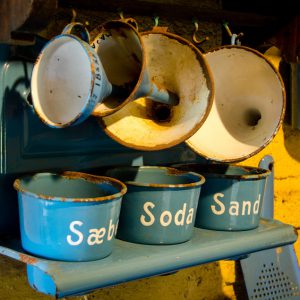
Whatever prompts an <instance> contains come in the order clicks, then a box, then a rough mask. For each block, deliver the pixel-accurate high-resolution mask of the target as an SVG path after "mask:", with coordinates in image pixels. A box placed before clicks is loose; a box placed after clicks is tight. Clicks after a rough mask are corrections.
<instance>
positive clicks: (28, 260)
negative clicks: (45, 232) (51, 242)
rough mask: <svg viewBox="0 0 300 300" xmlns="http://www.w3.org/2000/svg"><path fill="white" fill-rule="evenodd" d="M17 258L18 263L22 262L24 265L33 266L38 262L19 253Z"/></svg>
mask: <svg viewBox="0 0 300 300" xmlns="http://www.w3.org/2000/svg"><path fill="white" fill-rule="evenodd" d="M19 257H20V261H22V262H24V263H25V264H29V265H34V264H36V263H37V262H38V260H37V258H35V257H31V256H28V255H26V254H23V253H20V254H19Z"/></svg>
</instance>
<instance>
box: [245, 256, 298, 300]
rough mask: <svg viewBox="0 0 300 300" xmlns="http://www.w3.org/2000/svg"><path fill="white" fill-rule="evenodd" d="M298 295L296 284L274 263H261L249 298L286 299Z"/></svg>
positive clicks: (255, 299)
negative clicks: (261, 266)
mask: <svg viewBox="0 0 300 300" xmlns="http://www.w3.org/2000/svg"><path fill="white" fill-rule="evenodd" d="M299 296H300V291H299V288H298V286H297V284H296V283H295V282H293V281H292V280H290V277H289V276H288V275H287V274H286V273H285V272H283V271H282V270H281V269H280V268H279V267H278V266H277V264H276V263H273V262H271V263H270V264H269V265H267V264H263V268H262V269H261V272H260V274H259V276H258V281H257V282H256V287H255V288H254V289H253V294H252V296H251V300H278V299H281V300H287V299H293V298H294V297H299Z"/></svg>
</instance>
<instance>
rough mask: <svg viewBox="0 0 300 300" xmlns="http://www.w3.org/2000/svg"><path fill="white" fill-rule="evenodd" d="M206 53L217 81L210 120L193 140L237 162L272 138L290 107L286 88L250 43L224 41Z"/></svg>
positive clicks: (209, 153) (205, 151)
mask: <svg viewBox="0 0 300 300" xmlns="http://www.w3.org/2000/svg"><path fill="white" fill-rule="evenodd" d="M205 58H206V59H207V61H208V63H209V66H210V68H211V71H212V74H213V77H214V82H215V99H214V103H213V106H212V109H211V111H210V113H209V116H208V118H207V119H206V121H205V123H204V125H203V126H202V127H201V128H200V129H199V130H198V131H197V132H196V133H195V134H194V135H193V136H192V137H190V138H189V139H188V140H187V145H188V146H190V147H191V148H192V149H193V150H194V151H195V152H197V153H198V154H200V155H201V156H204V157H205V158H207V159H210V160H215V161H222V162H237V161H241V160H244V159H247V158H249V157H250V156H252V155H254V154H256V153H258V152H259V151H261V150H262V149H263V148H265V147H266V146H267V144H268V143H270V142H271V141H272V139H273V138H274V136H275V135H276V133H277V132H278V129H279V127H280V125H281V123H282V120H283V117H284V111H285V88H284V84H283V81H282V79H281V76H280V74H279V73H278V71H277V70H276V69H275V67H274V66H273V65H272V63H271V62H270V61H269V60H268V59H267V58H266V57H265V56H264V55H262V54H260V53H259V52H258V51H256V50H253V49H251V48H248V47H244V46H236V45H231V46H223V47H219V48H217V49H214V50H211V51H209V52H208V53H207V54H206V55H205Z"/></svg>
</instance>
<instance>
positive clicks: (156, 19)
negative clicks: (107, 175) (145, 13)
mask: <svg viewBox="0 0 300 300" xmlns="http://www.w3.org/2000/svg"><path fill="white" fill-rule="evenodd" d="M158 23H159V16H155V17H154V27H157V26H158Z"/></svg>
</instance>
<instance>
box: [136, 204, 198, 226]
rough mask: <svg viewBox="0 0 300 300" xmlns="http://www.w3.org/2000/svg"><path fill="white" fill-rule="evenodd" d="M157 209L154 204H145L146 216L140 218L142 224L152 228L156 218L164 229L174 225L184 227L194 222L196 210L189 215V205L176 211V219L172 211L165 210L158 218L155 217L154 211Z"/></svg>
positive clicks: (190, 210) (192, 210) (184, 205)
mask: <svg viewBox="0 0 300 300" xmlns="http://www.w3.org/2000/svg"><path fill="white" fill-rule="evenodd" d="M154 207H155V204H154V203H153V202H150V201H148V202H145V203H144V205H143V210H144V213H145V215H144V214H142V215H141V217H140V222H141V224H142V225H143V226H147V227H148V226H151V225H153V224H154V223H155V221H156V218H157V220H158V222H159V224H160V225H161V226H163V227H167V226H169V225H170V224H171V223H174V224H175V225H176V226H184V225H185V224H187V225H188V224H191V223H192V221H193V215H194V208H190V209H189V210H188V214H187V204H186V203H184V204H183V206H182V208H181V209H179V210H178V211H176V213H175V215H174V217H173V214H172V212H171V211H169V210H164V211H162V212H161V213H159V215H158V216H154V214H153V212H152V210H153V208H154Z"/></svg>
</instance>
